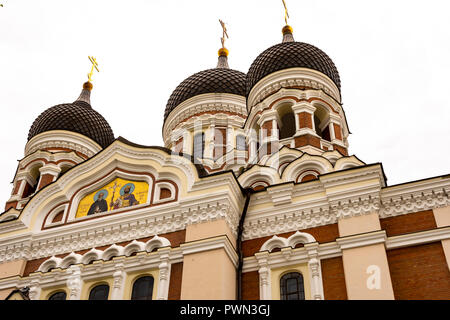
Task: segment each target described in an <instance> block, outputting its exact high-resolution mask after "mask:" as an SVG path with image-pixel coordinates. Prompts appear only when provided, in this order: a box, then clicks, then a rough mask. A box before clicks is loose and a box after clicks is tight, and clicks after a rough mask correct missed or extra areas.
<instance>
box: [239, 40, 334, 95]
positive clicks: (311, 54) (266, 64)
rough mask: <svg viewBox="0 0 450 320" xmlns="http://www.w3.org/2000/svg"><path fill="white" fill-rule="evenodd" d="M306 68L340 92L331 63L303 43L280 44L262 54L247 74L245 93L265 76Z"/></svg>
mask: <svg viewBox="0 0 450 320" xmlns="http://www.w3.org/2000/svg"><path fill="white" fill-rule="evenodd" d="M289 68H308V69H313V70H316V71H319V72H321V73H323V74H325V75H326V76H328V77H329V78H330V79H331V80H332V81H333V82H334V84H336V86H337V87H338V89H339V91H340V90H341V80H340V78H339V73H338V71H337V69H336V66H335V65H334V63H333V61H332V60H331V59H330V57H328V55H327V54H326V53H325V52H323V51H322V50H320V49H319V48H316V47H315V46H313V45H310V44H308V43H304V42H282V43H279V44H276V45H274V46H272V47H270V48H268V49H266V50H265V51H264V52H262V53H261V54H260V55H259V56H258V57H257V58H256V59H255V61H253V63H252V65H251V66H250V69H249V70H248V73H247V83H246V90H247V91H246V93H247V95H248V94H249V93H250V91H251V90H252V88H253V86H254V85H255V84H256V83H257V82H258V81H259V80H261V79H262V78H264V77H265V76H267V75H269V74H271V73H273V72H276V71H279V70H283V69H289Z"/></svg>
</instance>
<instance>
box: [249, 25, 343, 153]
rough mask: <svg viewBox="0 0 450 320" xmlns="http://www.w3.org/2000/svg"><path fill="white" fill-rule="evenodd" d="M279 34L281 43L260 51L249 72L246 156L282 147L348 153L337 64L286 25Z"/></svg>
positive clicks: (270, 151)
mask: <svg viewBox="0 0 450 320" xmlns="http://www.w3.org/2000/svg"><path fill="white" fill-rule="evenodd" d="M282 33H283V41H282V42H281V43H279V44H276V45H274V46H272V47H270V48H268V49H267V50H265V51H264V52H262V53H261V54H260V55H259V56H258V57H257V58H256V59H255V60H254V61H253V63H252V64H251V66H250V69H249V71H248V73H247V79H246V95H247V109H248V119H247V122H246V125H245V130H246V132H248V133H251V134H249V139H248V144H249V150H250V159H251V160H252V161H253V162H258V159H261V158H262V156H263V155H265V154H272V153H274V152H276V151H278V149H279V148H280V147H282V146H288V147H291V148H296V149H299V150H301V151H305V152H308V153H310V154H321V153H323V152H324V151H330V150H337V151H339V152H340V153H341V154H342V155H347V148H348V142H347V137H348V135H349V130H348V127H347V122H346V118H345V114H344V110H343V108H342V103H341V91H340V89H341V83H340V78H339V73H338V71H337V69H336V66H335V65H334V63H333V61H332V60H331V59H330V58H329V57H328V55H327V54H326V53H324V52H323V51H322V50H320V49H318V48H316V47H314V46H312V45H310V44H307V43H303V42H296V41H294V37H293V29H292V28H291V27H290V26H289V25H286V26H285V27H284V28H283V29H282ZM258 150H259V152H258ZM258 153H259V154H258Z"/></svg>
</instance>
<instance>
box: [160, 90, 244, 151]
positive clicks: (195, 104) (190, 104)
mask: <svg viewBox="0 0 450 320" xmlns="http://www.w3.org/2000/svg"><path fill="white" fill-rule="evenodd" d="M217 111H220V112H231V113H235V114H236V115H240V116H242V117H243V118H244V119H245V118H246V117H247V107H246V102H245V98H244V97H242V96H238V95H235V94H229V93H207V94H201V95H198V96H195V97H192V98H190V99H188V100H186V101H183V102H182V103H180V104H179V105H178V106H177V107H176V108H175V109H174V110H172V112H171V113H170V114H169V116H168V117H167V119H166V121H165V122H164V126H163V139H164V141H165V143H166V145H167V142H168V140H170V133H171V132H172V131H173V130H175V128H176V127H177V126H178V125H179V124H180V123H181V122H183V121H185V120H186V119H187V118H189V117H192V116H195V115H197V114H201V113H204V112H217Z"/></svg>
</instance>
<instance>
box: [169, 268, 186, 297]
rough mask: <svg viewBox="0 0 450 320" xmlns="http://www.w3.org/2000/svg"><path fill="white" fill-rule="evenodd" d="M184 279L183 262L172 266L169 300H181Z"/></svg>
mask: <svg viewBox="0 0 450 320" xmlns="http://www.w3.org/2000/svg"><path fill="white" fill-rule="evenodd" d="M182 277H183V262H180V263H174V264H172V266H171V269H170V285H169V296H168V300H180V297H181V279H182Z"/></svg>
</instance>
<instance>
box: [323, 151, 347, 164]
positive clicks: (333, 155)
mask: <svg viewBox="0 0 450 320" xmlns="http://www.w3.org/2000/svg"><path fill="white" fill-rule="evenodd" d="M321 156H322V157H324V158H326V159H327V160H328V161H330V162H331V164H332V165H333V166H334V165H335V163H336V161H338V159H340V158H342V157H343V156H342V154H340V153H339V152H338V151H336V150H333V151H326V152H324V153H322V155H321Z"/></svg>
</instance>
